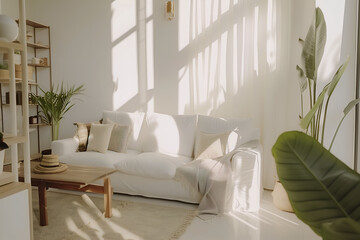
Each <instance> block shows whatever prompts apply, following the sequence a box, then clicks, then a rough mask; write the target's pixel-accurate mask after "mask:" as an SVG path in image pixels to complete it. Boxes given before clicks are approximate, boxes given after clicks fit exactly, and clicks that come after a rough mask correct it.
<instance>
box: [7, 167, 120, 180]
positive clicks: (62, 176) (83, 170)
mask: <svg viewBox="0 0 360 240" xmlns="http://www.w3.org/2000/svg"><path fill="white" fill-rule="evenodd" d="M39 163H40V162H38V161H31V180H45V181H48V182H67V183H74V184H80V185H87V184H89V183H92V182H94V181H96V180H98V179H101V178H104V177H106V176H108V175H110V174H112V173H114V172H116V170H115V169H112V168H101V167H90V166H78V165H69V164H67V166H68V169H67V170H66V171H64V172H60V173H45V174H44V173H35V172H34V170H33V169H34V167H35V166H36V165H38V164H39ZM6 168H8V169H6ZM7 170H8V171H11V166H10V167H9V166H5V167H4V171H7ZM19 177H20V178H23V177H24V164H23V163H21V164H20V168H19Z"/></svg>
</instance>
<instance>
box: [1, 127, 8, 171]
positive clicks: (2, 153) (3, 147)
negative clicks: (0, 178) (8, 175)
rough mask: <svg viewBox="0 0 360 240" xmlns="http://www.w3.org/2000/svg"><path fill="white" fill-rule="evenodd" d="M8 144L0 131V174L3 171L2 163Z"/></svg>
mask: <svg viewBox="0 0 360 240" xmlns="http://www.w3.org/2000/svg"><path fill="white" fill-rule="evenodd" d="M8 147H9V146H8V145H7V144H6V143H5V142H4V135H3V133H2V132H0V175H1V174H2V172H3V165H4V159H5V149H7V148H8Z"/></svg>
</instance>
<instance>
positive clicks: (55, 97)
mask: <svg viewBox="0 0 360 240" xmlns="http://www.w3.org/2000/svg"><path fill="white" fill-rule="evenodd" d="M39 89H40V91H41V93H42V94H41V95H36V94H34V93H30V100H31V102H32V103H34V104H37V105H38V106H39V108H40V111H39V116H40V118H41V120H42V122H43V123H46V124H49V125H51V128H52V140H57V139H58V138H59V126H60V121H61V119H63V117H64V115H65V113H67V112H68V111H69V110H70V109H71V108H72V107H73V106H74V103H71V100H72V97H74V96H75V95H79V94H81V93H82V92H83V90H84V85H80V86H79V87H76V86H75V85H73V86H70V87H65V86H64V85H63V84H61V86H57V87H56V88H54V86H51V88H50V91H44V90H43V89H42V88H39Z"/></svg>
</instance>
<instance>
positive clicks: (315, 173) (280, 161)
mask: <svg viewBox="0 0 360 240" xmlns="http://www.w3.org/2000/svg"><path fill="white" fill-rule="evenodd" d="M272 153H273V156H274V158H275V161H276V168H277V173H278V176H279V179H280V181H281V183H282V184H283V186H284V188H285V189H286V191H287V193H288V196H289V200H290V202H291V205H292V207H293V209H294V211H295V213H296V215H297V216H298V217H299V218H300V219H301V220H302V221H303V222H305V223H306V224H308V225H309V226H310V227H311V228H312V229H313V230H314V231H315V232H316V233H317V234H319V235H321V234H322V225H323V224H324V223H327V222H332V221H334V220H336V219H340V218H351V219H353V220H354V221H357V222H359V221H360V197H359V196H360V175H359V174H358V173H357V172H355V171H353V170H352V169H350V168H349V167H348V166H346V165H345V164H344V163H343V162H341V161H340V160H339V159H337V158H336V157H335V156H334V155H332V154H331V153H330V152H329V151H328V150H326V149H325V148H324V147H323V146H322V145H321V144H320V143H319V142H318V141H316V140H315V139H314V138H312V137H310V136H308V135H306V134H305V133H302V132H297V131H292V132H285V133H283V134H281V135H280V137H279V138H278V140H277V142H276V143H275V145H274V147H273V149H272ZM342 239H343V238H342Z"/></svg>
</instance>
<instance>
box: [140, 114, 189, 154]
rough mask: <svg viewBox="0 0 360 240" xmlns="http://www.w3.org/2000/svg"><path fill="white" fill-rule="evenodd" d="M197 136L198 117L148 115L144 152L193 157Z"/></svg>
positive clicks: (143, 135)
mask: <svg viewBox="0 0 360 240" xmlns="http://www.w3.org/2000/svg"><path fill="white" fill-rule="evenodd" d="M195 135H196V115H166V114H160V113H147V114H146V121H145V124H144V128H143V130H142V142H143V151H144V152H161V153H166V154H176V155H183V156H187V157H192V155H193V150H194V143H195Z"/></svg>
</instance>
